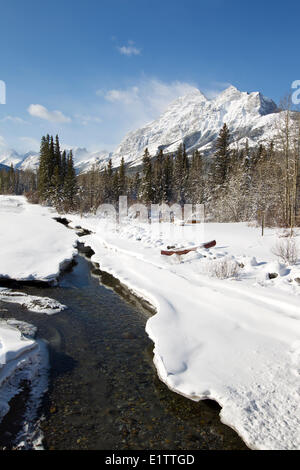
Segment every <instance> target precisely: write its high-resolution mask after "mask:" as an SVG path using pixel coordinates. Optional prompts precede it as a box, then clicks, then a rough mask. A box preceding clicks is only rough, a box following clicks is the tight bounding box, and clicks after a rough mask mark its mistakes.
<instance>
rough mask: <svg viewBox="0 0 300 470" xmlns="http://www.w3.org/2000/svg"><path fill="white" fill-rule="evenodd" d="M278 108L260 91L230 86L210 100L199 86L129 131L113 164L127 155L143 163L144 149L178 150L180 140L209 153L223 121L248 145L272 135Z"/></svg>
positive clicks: (127, 158)
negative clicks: (247, 142)
mask: <svg viewBox="0 0 300 470" xmlns="http://www.w3.org/2000/svg"><path fill="white" fill-rule="evenodd" d="M277 113H278V108H277V106H276V104H275V103H274V102H273V101H272V100H271V99H269V98H266V97H264V96H263V95H261V94H260V93H259V92H255V93H250V94H249V93H246V92H241V91H239V90H238V89H237V88H235V87H233V86H230V87H229V88H227V89H226V90H224V91H223V92H222V93H220V94H219V95H218V96H217V97H216V98H215V99H212V100H209V99H208V98H206V97H205V96H204V95H203V94H202V93H201V92H200V91H199V90H197V89H196V88H195V89H194V90H193V91H192V92H190V93H189V94H188V95H186V96H183V97H181V98H178V99H177V100H176V101H174V102H173V103H171V104H170V105H169V107H168V108H167V110H166V111H165V112H164V113H163V114H162V115H161V116H160V118H159V119H157V120H156V121H153V122H151V123H150V124H148V125H147V126H145V127H143V128H141V129H138V130H136V131H133V132H130V133H129V134H127V136H126V137H125V138H124V140H123V141H122V142H121V144H120V145H119V147H118V148H117V149H116V151H115V152H114V153H113V156H112V159H113V163H114V166H118V165H119V164H120V160H121V158H122V157H124V160H125V162H127V163H130V165H131V166H134V165H138V164H140V162H141V159H142V156H143V153H144V150H145V148H146V147H147V148H148V150H149V152H150V154H151V155H155V154H156V152H157V150H158V149H159V148H163V150H164V151H165V152H172V151H174V150H176V148H177V147H178V145H179V144H180V143H184V144H185V145H186V149H187V151H191V150H193V149H196V148H197V149H199V150H200V151H202V152H203V153H208V152H209V151H210V150H212V149H213V145H214V142H215V139H216V138H217V136H218V134H219V131H220V129H221V127H222V126H223V124H224V123H226V124H227V126H228V127H229V129H230V131H231V133H232V135H233V137H234V140H235V141H236V142H237V143H242V141H245V139H246V138H248V139H249V145H250V146H251V145H254V144H256V143H257V142H261V141H266V140H268V139H270V138H272V135H274V131H275V122H276V119H277Z"/></svg>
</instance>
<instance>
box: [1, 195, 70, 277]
mask: <svg viewBox="0 0 300 470" xmlns="http://www.w3.org/2000/svg"><path fill="white" fill-rule="evenodd" d="M0 221H1V230H0V277H1V278H10V279H16V280H23V281H24V280H26V281H28V280H29V281H30V280H34V281H36V280H39V281H47V282H53V281H55V280H56V278H57V277H58V275H59V272H60V270H61V269H62V267H64V266H65V264H66V262H68V261H71V260H72V258H73V257H74V255H75V254H76V249H75V248H74V246H75V244H76V240H77V236H76V234H75V232H73V231H72V230H66V229H65V227H63V226H60V225H59V224H58V223H57V222H56V221H54V220H52V214H51V211H50V210H49V209H48V208H45V207H41V206H38V205H33V204H29V203H28V202H27V201H26V199H25V198H24V197H21V196H0Z"/></svg>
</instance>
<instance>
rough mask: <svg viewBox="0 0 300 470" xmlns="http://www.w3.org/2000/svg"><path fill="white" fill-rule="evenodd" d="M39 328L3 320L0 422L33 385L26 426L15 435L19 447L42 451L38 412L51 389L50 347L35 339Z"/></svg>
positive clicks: (24, 420) (15, 321)
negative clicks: (23, 390)
mask: <svg viewBox="0 0 300 470" xmlns="http://www.w3.org/2000/svg"><path fill="white" fill-rule="evenodd" d="M34 334H35V328H34V327H33V326H32V325H30V324H28V323H25V322H20V321H17V320H14V319H11V320H0V422H1V421H2V419H3V417H4V416H5V415H6V414H7V413H8V411H9V409H10V407H9V402H10V400H11V399H12V398H13V397H14V396H15V395H17V394H18V393H20V392H21V387H20V385H21V384H22V383H23V382H24V381H26V382H27V384H28V385H29V384H30V389H29V394H28V397H27V401H26V406H25V410H24V417H23V425H22V428H21V430H20V431H19V434H18V436H14V444H15V446H16V448H19V449H27V448H36V449H39V448H41V443H42V434H41V432H40V429H39V423H38V422H37V412H38V409H39V406H40V404H41V399H42V397H43V395H44V393H45V391H46V390H47V386H48V369H49V364H48V353H47V348H46V345H45V344H44V343H43V342H41V341H37V340H35V339H34Z"/></svg>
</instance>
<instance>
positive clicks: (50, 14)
mask: <svg viewBox="0 0 300 470" xmlns="http://www.w3.org/2000/svg"><path fill="white" fill-rule="evenodd" d="M0 15H1V28H0V51H1V54H0V58H1V61H0V80H3V81H5V83H6V88H7V97H6V104H0V151H1V150H3V149H5V148H7V147H12V148H15V149H17V150H18V151H28V150H30V149H37V148H38V145H39V141H40V137H41V135H42V134H44V133H47V132H49V133H53V134H56V133H59V135H60V137H61V140H62V141H63V143H64V144H65V145H74V146H81V147H87V148H89V149H91V150H101V149H108V150H113V149H114V148H115V146H116V145H117V144H118V143H119V142H120V140H121V139H122V138H123V137H124V135H125V133H127V132H128V131H130V130H132V129H135V128H136V127H138V126H141V125H143V124H145V123H147V122H148V121H151V120H152V119H155V118H156V117H158V115H159V114H160V112H161V111H162V110H163V109H164V108H165V106H166V105H167V104H168V102H170V101H172V100H173V99H175V98H176V97H177V96H179V95H181V94H184V93H185V92H187V91H188V90H189V89H190V87H191V86H196V87H198V88H199V89H201V90H202V91H203V92H204V93H207V94H208V95H212V94H213V93H216V92H217V91H220V90H222V89H223V88H224V87H226V86H227V85H228V84H233V85H235V86H236V87H237V88H239V89H240V90H242V91H249V92H251V91H261V92H262V93H263V94H265V95H266V96H269V97H270V98H272V99H274V100H275V101H276V102H279V101H280V99H281V98H282V97H284V96H285V95H286V94H287V93H289V92H290V87H291V83H292V82H293V81H294V80H297V79H300V70H299V49H300V41H299V39H300V38H299V36H300V33H299V31H300V28H299V21H300V4H299V2H297V1H294V0H293V1H292V0H286V1H285V2H276V1H271V0H264V1H257V0H252V1H248V0H246V1H243V2H241V1H237V0H226V1H225V0H184V1H179V0H172V1H170V0H160V1H157V0H109V1H107V0H85V1H83V0H80V1H79V0H60V1H58V0H51V2H50V1H46V0H44V1H41V0H26V1H25V0H0Z"/></svg>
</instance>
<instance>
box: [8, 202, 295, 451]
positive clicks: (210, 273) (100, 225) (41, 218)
mask: <svg viewBox="0 0 300 470" xmlns="http://www.w3.org/2000/svg"><path fill="white" fill-rule="evenodd" d="M0 216H1V220H2V230H1V231H0V276H2V277H4V276H5V277H11V278H14V279H39V280H55V279H56V277H57V275H58V273H59V270H60V268H61V266H62V265H63V264H64V262H65V261H66V260H67V259H71V258H72V256H73V255H74V253H75V249H74V244H75V242H76V239H77V236H76V233H75V231H71V230H68V229H66V228H65V227H63V226H62V225H59V224H57V222H55V221H53V220H52V217H53V216H54V214H53V213H52V212H51V211H50V210H49V209H47V208H41V207H39V206H33V205H30V204H28V203H26V201H25V199H24V198H21V197H0ZM68 219H70V220H72V225H73V226H74V227H76V226H82V227H84V228H86V229H89V230H91V231H92V232H93V233H92V234H91V235H87V236H85V237H83V238H81V241H84V242H85V243H86V244H87V245H89V246H91V247H92V249H93V250H94V252H95V255H94V256H93V258H92V260H93V261H95V262H98V263H99V264H100V267H101V269H103V270H105V271H108V272H110V273H112V274H113V275H114V276H116V277H117V278H119V279H120V280H121V281H122V282H123V283H124V284H126V285H127V286H128V287H129V288H130V289H132V290H133V291H134V292H135V293H136V294H138V295H140V296H143V297H145V298H146V299H147V300H149V301H150V302H151V303H152V304H153V305H154V306H155V307H156V310H157V313H156V314H155V315H154V316H153V317H151V318H150V319H149V320H148V322H147V325H146V330H147V333H148V334H149V336H150V338H151V339H152V340H153V342H154V344H155V347H154V362H155V365H156V367H157V371H158V374H159V376H160V377H161V379H162V380H163V381H164V382H165V383H166V384H167V385H168V386H169V387H170V388H171V389H172V390H174V391H176V392H177V393H180V394H182V395H184V396H186V397H189V398H191V399H193V400H196V401H198V400H201V399H205V398H210V399H214V400H216V401H218V403H219V404H220V405H221V407H222V411H221V419H222V421H223V422H224V423H226V424H228V425H229V426H231V427H232V428H234V429H236V431H237V432H238V433H239V434H240V435H241V437H242V438H243V439H244V441H245V442H246V443H247V444H248V446H249V447H251V448H254V449H299V448H300V431H299V429H300V426H299V425H300V409H299V400H300V326H299V325H300V323H299V320H300V308H299V300H300V297H299V294H300V285H299V283H300V264H299V261H298V263H297V264H295V265H293V266H289V265H287V264H286V263H284V262H282V261H280V260H278V258H277V256H275V255H274V254H273V247H274V246H275V245H276V243H277V242H278V241H281V242H283V243H285V240H287V239H286V238H284V237H283V235H284V233H283V232H282V231H279V230H275V229H274V230H270V229H267V230H266V232H265V236H264V237H261V233H260V229H259V228H256V227H251V226H248V225H247V224H245V223H243V224H213V223H210V224H204V225H194V226H192V225H186V226H183V227H180V226H176V225H172V224H171V225H170V224H166V223H162V224H158V223H155V224H145V223H138V222H137V221H136V220H125V221H124V223H123V224H122V225H120V226H114V225H111V224H108V223H107V222H106V221H105V220H103V219H99V218H97V217H93V216H87V217H83V218H80V217H79V216H74V215H68ZM296 235H297V234H296ZM212 239H216V240H217V245H216V247H215V248H211V249H209V250H205V249H201V248H199V249H198V250H197V251H195V252H192V253H190V254H188V255H185V256H182V257H178V256H176V255H174V256H172V257H164V256H161V254H160V250H161V249H162V248H165V247H166V246H167V245H175V246H176V247H180V246H184V247H186V246H190V247H192V246H198V245H199V244H200V243H201V242H203V241H210V240H212ZM295 241H296V243H298V246H299V245H300V236H299V234H298V236H296V237H295ZM299 248H300V247H299ZM224 267H225V268H226V269H227V270H229V271H230V270H231V271H232V274H234V276H232V277H231V278H227V279H221V278H219V277H216V274H217V275H219V276H220V273H222V269H223V268H224ZM270 274H271V277H272V279H270ZM2 294H3V290H2ZM10 294H11V295H12V296H14V292H9V293H8V295H6V297H9V296H10ZM16 300H18V299H16ZM27 300H29V299H26V297H25V304H26V301H27ZM23 302H24V298H23V299H22V304H23ZM35 305H36V304H35ZM39 348H40V346H39V343H38V342H36V341H34V340H33V339H32V338H30V337H28V336H27V335H26V334H24V333H20V325H17V324H16V323H14V324H12V323H11V324H9V323H7V322H6V323H1V325H0V363H1V365H0V402H1V406H0V409H1V410H2V411H1V413H2V414H3V413H5V412H6V411H7V403H8V401H9V397H11V396H12V395H13V394H14V393H15V391H16V388H17V384H19V383H20V381H19V376H18V374H19V373H20V374H21V378H22V374H23V373H24V374H25V375H26V374H29V378H30V377H31V381H32V383H34V381H35V378H37V377H38V374H37V373H36V371H37V370H38V368H39V367H38V364H41V362H39V357H40V353H39ZM27 364H28V365H29V366H28V367H27ZM38 383H40V382H39V380H38V379H37V380H36V384H38Z"/></svg>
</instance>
